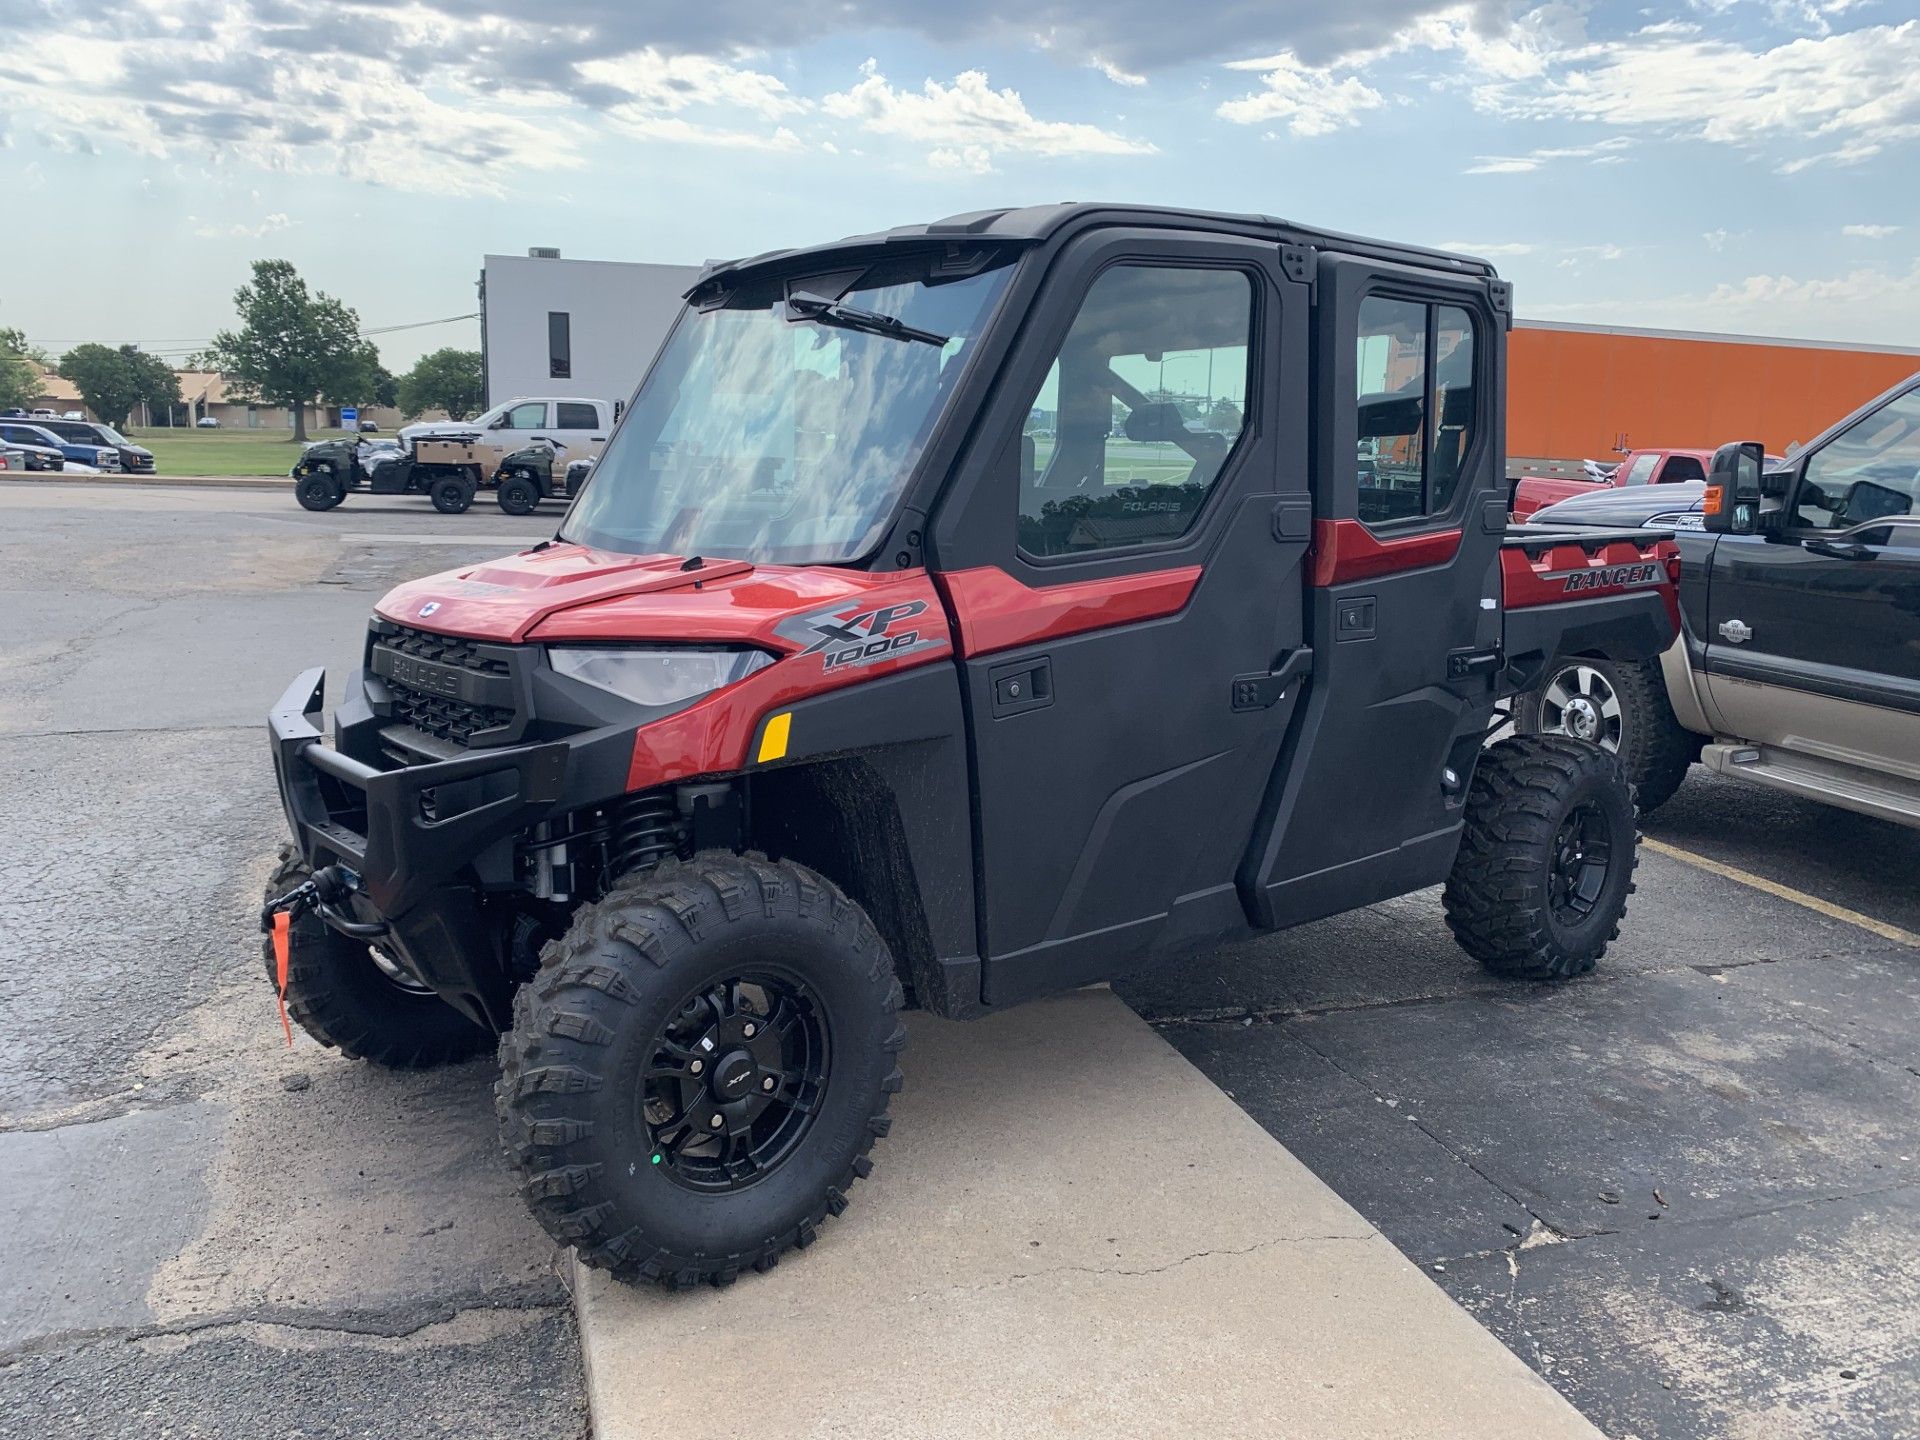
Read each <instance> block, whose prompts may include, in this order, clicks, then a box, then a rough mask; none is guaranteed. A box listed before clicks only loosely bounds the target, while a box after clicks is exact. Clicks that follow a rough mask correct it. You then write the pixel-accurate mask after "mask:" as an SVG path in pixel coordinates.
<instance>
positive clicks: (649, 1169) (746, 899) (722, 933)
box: [495, 851, 907, 1289]
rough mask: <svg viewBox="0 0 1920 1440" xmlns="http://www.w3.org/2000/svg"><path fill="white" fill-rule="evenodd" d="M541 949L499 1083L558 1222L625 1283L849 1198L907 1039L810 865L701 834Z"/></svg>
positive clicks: (509, 1127) (525, 1177)
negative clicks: (695, 850) (709, 843)
mask: <svg viewBox="0 0 1920 1440" xmlns="http://www.w3.org/2000/svg"><path fill="white" fill-rule="evenodd" d="M542 961H543V963H542V967H541V970H540V973H539V974H538V975H537V976H536V977H535V978H534V979H533V980H532V981H531V982H530V983H529V984H527V985H525V986H523V987H522V988H521V990H520V992H519V993H518V995H516V996H515V997H514V1009H513V1016H514V1023H513V1029H512V1030H511V1031H510V1032H509V1033H508V1034H507V1035H505V1036H503V1037H502V1038H501V1041H500V1064H501V1074H500V1083H499V1086H498V1087H497V1089H496V1090H495V1097H496V1109H497V1111H498V1114H499V1119H500V1133H501V1140H502V1143H503V1145H504V1146H505V1149H506V1153H507V1159H508V1160H509V1162H510V1163H511V1164H512V1165H513V1167H514V1169H515V1170H516V1171H517V1172H518V1173H519V1176H520V1179H521V1182H522V1193H523V1194H524V1196H525V1198H526V1200H527V1203H528V1205H529V1206H530V1207H532V1210H533V1213H534V1215H535V1217H536V1218H538V1220H539V1221H540V1223H541V1225H542V1226H544V1227H545V1228H546V1231H547V1233H548V1234H549V1235H551V1236H552V1237H553V1238H554V1239H555V1240H556V1241H558V1242H559V1243H561V1244H563V1245H572V1246H573V1247H574V1248H575V1249H576V1250H577V1251H578V1253H579V1257H580V1259H581V1260H582V1261H583V1262H584V1263H585V1264H588V1265H591V1266H594V1267H595V1268H598V1269H602V1270H608V1271H611V1272H612V1274H613V1276H614V1278H616V1279H618V1280H622V1281H627V1282H629V1283H636V1282H643V1281H645V1282H655V1283H659V1284H664V1285H669V1286H672V1287H673V1288H675V1289H684V1288H686V1287H688V1286H692V1285H695V1284H697V1283H699V1282H701V1281H706V1282H709V1283H711V1284H714V1285H724V1284H727V1283H728V1282H729V1281H731V1280H733V1279H734V1278H735V1277H736V1276H737V1275H738V1274H739V1273H740V1272H741V1271H742V1270H744V1269H748V1268H752V1269H755V1270H769V1269H771V1268H772V1267H773V1265H774V1264H775V1263H776V1262H777V1261H778V1259H779V1257H780V1256H781V1255H782V1254H783V1253H784V1252H785V1251H787V1250H789V1249H792V1248H794V1247H796V1246H805V1245H809V1244H811V1243H812V1242H813V1239H814V1235H815V1231H816V1229H817V1228H818V1226H819V1225H820V1223H821V1221H822V1220H823V1219H824V1218H825V1217H826V1216H827V1215H829V1214H833V1215H838V1214H839V1213H840V1212H841V1211H843V1210H844V1209H846V1206H847V1191H848V1190H849V1189H850V1188H851V1187H852V1185H853V1182H854V1181H855V1180H858V1179H862V1178H864V1177H865V1176H866V1175H867V1174H868V1172H869V1171H870V1170H871V1169H872V1162H871V1161H870V1160H869V1159H868V1158H867V1152H868V1151H869V1150H870V1149H872V1147H873V1142H874V1141H875V1140H876V1139H877V1138H879V1137H880V1136H883V1135H885V1134H886V1133H887V1129H888V1125H889V1121H888V1117H887V1113H886V1111H887V1103H888V1101H889V1100H890V1099H891V1098H892V1096H893V1095H894V1094H895V1093H896V1092H897V1091H898V1090H899V1089H900V1084H901V1078H900V1069H899V1066H898V1064H897V1063H896V1061H897V1057H898V1054H899V1051H900V1049H901V1047H902V1046H904V1045H905V1044H906V1038H907V1036H906V1028H905V1026H903V1025H902V1024H901V1023H900V1014H899V1011H900V1006H901V1000H902V996H901V990H900V982H899V981H898V980H897V979H896V978H895V976H894V969H893V961H892V957H891V956H890V955H889V954H888V951H887V947H886V944H885V943H884V942H883V941H882V940H881V939H880V936H879V934H878V933H877V932H876V931H875V930H874V928H873V925H872V922H871V921H869V920H868V918H867V916H866V913H865V912H864V911H862V910H861V908H860V907H859V906H858V905H856V904H854V903H853V902H852V901H851V900H849V899H847V897H846V896H845V895H843V894H841V893H840V891H839V890H838V889H836V888H835V887H834V886H833V885H832V884H831V883H829V882H828V881H826V880H825V879H823V878H821V877H820V876H819V875H816V874H814V873H813V872H812V871H810V870H807V869H804V868H802V867H801V866H799V865H795V864H792V863H790V862H785V861H782V862H778V863H775V862H772V861H768V860H766V859H764V858H762V857H760V856H757V855H745V856H740V855H734V854H731V853H726V852H718V851H707V852H703V853H702V854H700V855H697V856H696V857H694V859H693V860H691V861H689V862H686V863H681V862H678V861H669V862H668V863H666V864H663V865H661V866H660V867H659V868H657V869H655V870H652V871H649V872H647V873H645V874H642V875H638V876H635V877H632V878H630V879H628V880H626V881H624V882H622V883H621V884H620V885H618V886H616V887H615V888H614V889H613V890H612V891H610V892H609V893H608V894H607V895H606V896H605V897H604V898H602V899H601V900H599V901H597V902H596V903H594V904H592V905H587V906H584V907H582V908H581V910H580V911H579V912H578V913H577V914H576V915H575V916H574V920H573V925H572V927H571V928H570V929H569V930H568V932H567V934H566V935H565V936H564V937H563V938H562V939H560V940H558V941H556V942H555V943H553V944H551V945H549V946H548V947H547V949H546V951H545V953H544V955H543V957H542ZM709 1041H711V1042H712V1043H711V1044H708V1043H706V1042H709ZM716 1122H717V1123H716Z"/></svg>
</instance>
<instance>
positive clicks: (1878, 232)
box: [1840, 225, 1900, 240]
mask: <svg viewBox="0 0 1920 1440" xmlns="http://www.w3.org/2000/svg"><path fill="white" fill-rule="evenodd" d="M1840 233H1841V234H1842V235H1850V236H1852V237H1853V238H1854V239H1856V240H1884V239H1886V238H1887V237H1888V236H1889V235H1898V234H1899V233H1900V227H1899V226H1898V225H1842V226H1841V227H1840Z"/></svg>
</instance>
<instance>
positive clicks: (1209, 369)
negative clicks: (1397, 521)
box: [1019, 265, 1254, 557]
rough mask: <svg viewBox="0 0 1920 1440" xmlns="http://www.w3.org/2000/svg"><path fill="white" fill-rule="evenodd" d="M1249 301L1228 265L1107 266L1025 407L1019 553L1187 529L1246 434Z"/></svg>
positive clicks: (1118, 542)
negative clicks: (1187, 267)
mask: <svg viewBox="0 0 1920 1440" xmlns="http://www.w3.org/2000/svg"><path fill="white" fill-rule="evenodd" d="M1253 294H1254V292H1253V282H1252V280H1251V278H1250V277H1249V276H1248V275H1247V274H1246V273H1245V272H1244V271H1239V270H1214V269H1183V268H1178V267H1173V266H1154V265H1118V266H1115V267H1114V268H1112V269H1110V270H1108V271H1107V272H1106V273H1104V274H1103V275H1101V276H1100V277H1099V279H1097V280H1096V281H1094V283H1093V286H1092V288H1091V289H1089V290H1088V292H1087V297H1086V299H1085V301H1084V302H1082V304H1081V307H1080V312H1079V314H1078V315H1077V316H1076V317H1075V318H1074V322H1073V326H1072V328H1071V329H1070V330H1069V331H1068V332H1067V336H1066V339H1065V340H1064V341H1063V342H1062V343H1061V346H1060V350H1059V353H1058V354H1057V355H1055V357H1054V360H1053V364H1052V366H1051V367H1050V368H1049V369H1048V371H1047V374H1046V378H1045V379H1044V380H1043V381H1042V382H1041V384H1040V388H1039V389H1038V391H1036V392H1035V394H1034V395H1033V397H1032V398H1031V400H1030V401H1029V403H1028V406H1027V416H1026V421H1025V424H1024V426H1023V427H1022V434H1021V437H1020V510H1019V543H1020V548H1021V549H1022V550H1023V551H1025V552H1026V553H1027V554H1029V555H1032V556H1037V557H1047V556H1056V555H1074V554H1082V553H1086V552H1090V551H1100V550H1112V549H1118V548H1121V547H1124V546H1129V545H1142V544H1151V543H1154V542H1164V541H1168V540H1175V539H1178V538H1179V537H1180V536H1182V535H1184V534H1186V533H1187V531H1188V530H1189V529H1191V528H1192V526H1193V523H1194V520H1195V518H1196V517H1197V516H1198V515H1199V513H1200V510H1201V508H1202V507H1203V506H1204V505H1205V504H1206V500H1207V496H1208V495H1209V494H1211V493H1212V490H1213V487H1214V486H1215V484H1216V483H1217V482H1218V481H1219V478H1220V474H1221V472H1222V470H1223V469H1224V468H1225V466H1226V462H1227V459H1228V457H1229V456H1230V455H1231V454H1232V453H1233V450H1234V447H1235V445H1236V444H1237V443H1238V441H1239V439H1240V436H1241V433H1242V432H1243V431H1244V430H1245V428H1246V425H1247V401H1248V393H1249V392H1248V374H1247V358H1248V354H1249V351H1250V347H1251V337H1252V334H1253Z"/></svg>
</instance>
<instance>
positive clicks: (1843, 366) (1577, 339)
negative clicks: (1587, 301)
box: [1507, 325, 1920, 460]
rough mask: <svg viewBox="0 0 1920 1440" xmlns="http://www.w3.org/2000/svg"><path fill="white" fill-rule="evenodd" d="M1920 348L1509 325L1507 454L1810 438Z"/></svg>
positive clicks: (1891, 378)
mask: <svg viewBox="0 0 1920 1440" xmlns="http://www.w3.org/2000/svg"><path fill="white" fill-rule="evenodd" d="M1917 370H1920V353H1914V354H1906V355H1903V354H1891V353H1881V352H1876V351H1868V350H1830V349H1822V348H1817V347H1811V346H1799V345H1781V344H1769V343H1767V342H1765V341H1753V342H1747V341H1733V340H1725V339H1718V338H1711V337H1702V338H1698V339H1695V338H1691V337H1687V338H1683V337H1679V336H1666V335H1657V336H1656V335H1621V334H1605V333H1599V332H1594V331H1584V330H1560V329H1551V328H1546V327H1534V326H1528V325H1517V326H1515V327H1514V330H1513V332H1512V334H1511V335H1509V336H1508V352H1507V454H1508V455H1510V456H1513V457H1515V458H1520V457H1525V458H1528V459H1554V460H1580V459H1586V458H1589V457H1591V458H1593V459H1605V458H1606V457H1607V456H1609V455H1611V454H1612V453H1613V452H1614V448H1615V446H1616V445H1618V444H1621V443H1622V441H1621V437H1622V436H1623V435H1624V436H1625V440H1624V444H1625V446H1626V448H1628V449H1656V448H1666V447H1674V446H1679V447H1702V448H1712V447H1714V446H1718V445H1722V444H1725V443H1726V442H1727V441H1729V440H1762V441H1765V442H1766V446H1767V448H1768V449H1769V450H1770V451H1772V452H1774V453H1775V454H1780V453H1782V452H1784V451H1785V450H1786V448H1787V446H1788V445H1789V444H1791V443H1792V442H1794V441H1796V440H1799V441H1805V440H1811V439H1812V438H1813V437H1814V436H1815V435H1817V434H1819V433H1820V432H1821V431H1822V430H1824V429H1826V428H1827V426H1829V425H1831V424H1832V423H1833V422H1834V421H1836V420H1838V419H1840V418H1841V417H1842V416H1844V415H1846V414H1847V413H1848V412H1849V411H1851V410H1853V409H1855V408H1856V407H1858V406H1859V405H1861V404H1863V403H1864V402H1866V401H1868V400H1871V399H1872V398H1873V397H1874V396H1875V395H1878V394H1879V393H1880V392H1881V391H1882V390H1885V389H1886V388H1887V387H1888V386H1890V385H1892V384H1893V383H1894V382H1895V381H1898V380H1904V379H1905V378H1906V377H1907V376H1909V375H1911V374H1913V373H1914V372H1915V371H1917Z"/></svg>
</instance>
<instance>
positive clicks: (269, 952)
mask: <svg viewBox="0 0 1920 1440" xmlns="http://www.w3.org/2000/svg"><path fill="white" fill-rule="evenodd" d="M310 874H311V872H310V871H309V870H308V868H307V864H306V862H305V861H304V860H302V859H301V858H300V857H299V855H297V854H296V853H295V852H294V849H293V847H292V846H291V845H283V846H282V847H281V849H280V863H279V864H278V865H277V866H275V867H274V871H273V874H272V875H271V876H270V877H269V878H268V880H267V897H266V898H267V901H268V903H269V904H271V903H272V902H274V901H276V900H278V899H279V898H280V897H281V896H283V895H285V894H286V893H287V892H288V891H290V890H292V889H294V888H295V887H296V886H298V885H301V884H303V883H304V882H305V881H306V880H307V879H308V877H309V875H310ZM261 951H262V954H263V955H264V957H265V959H266V964H267V983H268V984H269V985H272V986H274V987H275V988H278V985H279V973H278V972H279V967H278V965H277V964H276V963H275V960H274V954H273V939H272V937H271V936H269V937H268V938H267V939H266V940H265V941H264V942H263V943H262V945H261ZM389 963H390V962H389ZM287 1014H288V1015H289V1016H290V1017H291V1018H292V1020H293V1022H294V1023H295V1024H296V1025H298V1026H299V1027H300V1028H301V1029H302V1030H304V1031H306V1032H307V1033H308V1034H309V1035H311V1036H312V1037H313V1038H314V1039H316V1040H318V1041H319V1042H320V1043H321V1044H322V1045H326V1046H329V1047H331V1048H333V1049H337V1050H338V1051H339V1052H340V1053H341V1054H342V1055H344V1056H346V1057H347V1058H348V1059H349V1060H367V1061H371V1062H372V1063H373V1064H375V1065H385V1066H387V1067H388V1068H390V1069H394V1070H424V1069H426V1068H428V1067H429V1066H434V1065H450V1064H452V1063H453V1062H454V1061H456V1060H468V1059H471V1058H472V1057H473V1056H475V1055H478V1054H480V1053H481V1052H482V1051H484V1050H485V1049H486V1048H487V1046H488V1044H489V1043H490V1041H491V1039H492V1037H491V1036H490V1035H489V1034H488V1033H487V1032H486V1031H485V1030H483V1029H481V1028H480V1027H479V1026H478V1025H476V1024H474V1023H473V1021H471V1020H469V1019H468V1018H467V1017H466V1016H465V1015H462V1014H461V1013H460V1012H459V1011H458V1010H456V1009H454V1008H453V1007H452V1006H451V1005H449V1004H447V1002H446V1001H444V1000H442V999H441V998H440V997H439V996H438V995H435V994H434V993H433V992H432V991H431V990H428V989H425V988H424V987H422V986H420V985H418V984H417V983H415V982H414V981H412V980H409V979H408V978H407V977H406V976H405V975H404V973H402V972H400V971H399V970H398V969H397V968H388V966H383V965H382V964H381V963H380V961H379V960H377V959H376V958H375V956H374V953H373V950H372V948H371V947H370V946H369V945H368V944H367V942H366V941H364V940H351V939H349V938H348V937H347V936H345V935H342V934H341V933H340V932H339V931H337V930H333V929H330V928H329V927H328V925H327V924H326V922H325V921H323V920H322V919H320V917H319V916H317V915H315V914H314V913H313V912H312V911H308V912H307V913H306V914H304V915H302V916H301V917H300V918H299V919H297V920H295V921H294V922H293V925H292V928H291V930H290V931H289V934H288V950H287Z"/></svg>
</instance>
